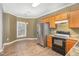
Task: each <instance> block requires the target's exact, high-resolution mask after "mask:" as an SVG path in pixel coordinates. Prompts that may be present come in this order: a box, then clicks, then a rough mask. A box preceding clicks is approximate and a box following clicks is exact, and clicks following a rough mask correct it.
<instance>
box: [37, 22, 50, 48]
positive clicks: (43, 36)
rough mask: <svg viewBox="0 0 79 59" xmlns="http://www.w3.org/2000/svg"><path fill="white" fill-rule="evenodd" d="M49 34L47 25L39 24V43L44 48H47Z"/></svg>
mask: <svg viewBox="0 0 79 59" xmlns="http://www.w3.org/2000/svg"><path fill="white" fill-rule="evenodd" d="M48 34H49V27H48V24H46V23H38V24H37V37H38V39H37V43H38V44H40V45H41V46H43V47H46V42H47V35H48Z"/></svg>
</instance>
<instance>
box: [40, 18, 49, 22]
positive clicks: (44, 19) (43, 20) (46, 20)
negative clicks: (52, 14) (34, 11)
mask: <svg viewBox="0 0 79 59" xmlns="http://www.w3.org/2000/svg"><path fill="white" fill-rule="evenodd" d="M41 22H43V23H46V22H49V21H48V18H47V17H46V18H43V19H42V20H41Z"/></svg>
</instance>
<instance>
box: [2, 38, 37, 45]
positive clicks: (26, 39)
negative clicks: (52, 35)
mask: <svg viewBox="0 0 79 59" xmlns="http://www.w3.org/2000/svg"><path fill="white" fill-rule="evenodd" d="M23 40H37V38H23V39H16V40H14V41H12V42H9V43H4V44H3V45H4V46H6V45H10V44H12V43H15V42H17V41H23Z"/></svg>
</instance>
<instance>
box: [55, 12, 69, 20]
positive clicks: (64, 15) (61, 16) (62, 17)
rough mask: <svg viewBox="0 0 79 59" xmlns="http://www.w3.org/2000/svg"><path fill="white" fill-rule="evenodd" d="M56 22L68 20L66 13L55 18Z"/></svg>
mask: <svg viewBox="0 0 79 59" xmlns="http://www.w3.org/2000/svg"><path fill="white" fill-rule="evenodd" d="M55 17H56V21H60V20H66V19H67V18H68V16H67V13H61V14H58V15H56V16H55Z"/></svg>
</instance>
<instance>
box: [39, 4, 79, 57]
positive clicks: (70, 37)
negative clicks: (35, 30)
mask: <svg viewBox="0 0 79 59" xmlns="http://www.w3.org/2000/svg"><path fill="white" fill-rule="evenodd" d="M78 13H79V10H78V5H77V4H76V5H73V6H70V7H67V8H64V9H62V10H59V11H57V12H55V14H53V15H52V14H49V15H46V16H45V17H42V19H41V21H40V22H41V23H43V24H44V23H45V24H48V27H49V31H50V33H49V32H48V33H49V34H47V41H46V45H43V46H45V47H46V46H47V47H48V48H50V49H53V50H55V51H56V52H59V53H61V54H62V55H77V56H79V52H78V51H79V47H78V42H79V40H78V38H79V30H78V27H79V24H78V23H79V19H78V15H79V14H78ZM46 32H47V31H46ZM44 33H45V32H44ZM43 39H44V38H43ZM44 42H45V41H44ZM39 43H40V42H39ZM40 44H41V43H40ZM75 49H76V50H75ZM73 51H74V52H73Z"/></svg>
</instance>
